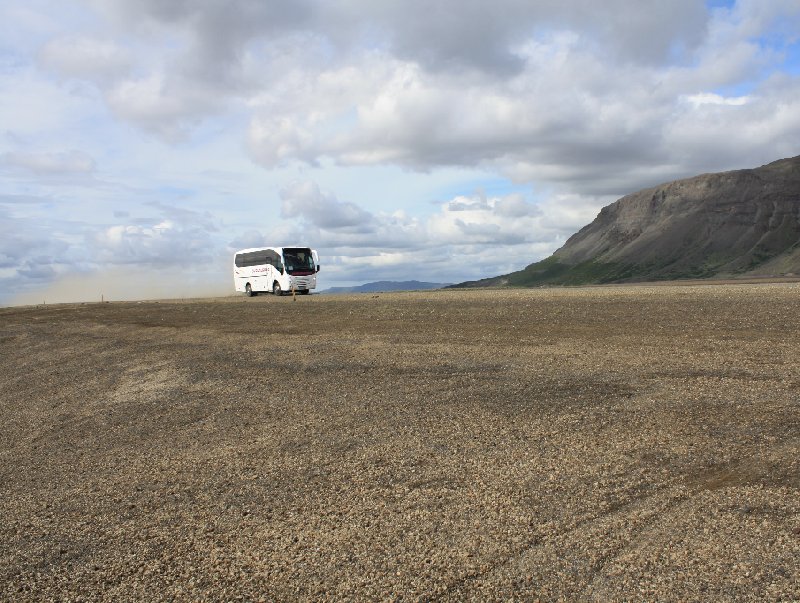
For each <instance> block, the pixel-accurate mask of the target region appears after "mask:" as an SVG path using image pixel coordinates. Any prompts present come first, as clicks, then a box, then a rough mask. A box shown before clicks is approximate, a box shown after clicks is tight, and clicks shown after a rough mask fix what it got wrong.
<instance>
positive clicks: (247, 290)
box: [244, 283, 253, 297]
mask: <svg viewBox="0 0 800 603" xmlns="http://www.w3.org/2000/svg"><path fill="white" fill-rule="evenodd" d="M244 292H245V295H247V297H253V288H252V287H251V286H250V283H247V284H246V285H245V286H244Z"/></svg>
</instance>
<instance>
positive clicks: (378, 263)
mask: <svg viewBox="0 0 800 603" xmlns="http://www.w3.org/2000/svg"><path fill="white" fill-rule="evenodd" d="M799 32H800V0H736V1H721V0H713V1H703V0H671V1H670V2H664V1H663V0H607V1H605V2H595V1H593V0H494V1H492V2H488V1H486V0H439V1H436V2H431V1H430V0H403V1H397V2H395V1H390V0H386V1H381V0H338V1H337V0H238V1H233V0H170V1H164V0H74V1H73V0H0V179H1V180H0V181H1V182H2V187H0V305H5V304H13V303H40V302H41V301H47V302H48V303H50V302H55V301H75V300H86V301H89V300H95V299H99V298H100V296H101V295H103V296H104V297H105V298H106V299H109V298H110V299H134V298H146V297H163V296H169V297H175V296H193V295H206V294H219V295H222V294H230V293H232V291H233V284H232V277H231V267H230V265H231V254H232V252H233V251H234V250H235V249H239V248H244V247H251V246H257V245H262V244H263V245H280V244H307V245H310V246H312V247H316V248H317V249H318V250H319V253H320V256H321V260H322V264H323V269H322V272H321V273H320V287H321V288H327V287H330V286H337V285H348V284H357V283H363V282H368V281H375V280H385V279H390V280H406V279H418V280H427V281H436V282H458V281H463V280H466V279H474V278H480V277H486V276H495V275H497V274H502V273H505V272H508V271H511V270H516V269H519V268H522V267H524V266H525V265H527V264H529V263H531V262H533V261H536V260H538V259H541V258H543V257H545V256H547V255H549V254H550V253H551V252H552V251H553V250H555V249H556V248H558V247H559V246H561V245H562V244H563V243H564V241H565V240H566V238H567V237H568V236H569V235H570V234H572V233H573V232H575V231H576V230H577V229H579V228H580V227H581V226H583V225H584V224H586V223H588V222H590V221H591V220H592V219H593V218H594V216H595V215H596V214H597V212H598V211H599V209H600V208H601V207H602V206H603V205H606V204H608V203H610V202H611V201H614V200H615V199H617V198H619V197H620V196H622V195H624V194H627V193H630V192H633V191H636V190H638V189H640V188H643V187H646V186H651V185H655V184H658V183H660V182H664V181H668V180H672V179H674V178H677V177H683V176H689V175H693V174H697V173H701V172H708V171H717V170H725V169H736V168H742V167H755V166H758V165H762V164H764V163H767V162H769V161H773V160H776V159H779V158H783V157H790V156H795V155H798V154H800V39H799V35H798V34H799Z"/></svg>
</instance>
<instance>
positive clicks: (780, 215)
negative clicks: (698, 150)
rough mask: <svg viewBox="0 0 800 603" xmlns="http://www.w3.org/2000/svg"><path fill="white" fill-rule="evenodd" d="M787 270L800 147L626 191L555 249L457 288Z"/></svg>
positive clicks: (799, 220)
mask: <svg viewBox="0 0 800 603" xmlns="http://www.w3.org/2000/svg"><path fill="white" fill-rule="evenodd" d="M790 274H800V156H798V157H793V158H788V159H780V160H778V161H774V162H772V163H769V164H766V165H763V166H761V167H758V168H752V169H743V170H732V171H728V172H717V173H710V174H700V175H698V176H693V177H691V178H684V179H681V180H675V181H672V182H667V183H664V184H660V185H658V186H654V187H650V188H646V189H643V190H640V191H638V192H635V193H632V194H629V195H625V196H624V197H622V198H620V199H618V200H617V201H615V202H614V203H612V204H610V205H607V206H605V207H604V208H603V209H602V210H601V211H600V213H599V214H598V215H597V217H596V218H595V219H594V220H593V221H592V222H591V223H589V224H587V225H586V226H584V227H583V228H581V229H580V230H579V231H578V232H576V233H575V234H573V235H572V236H571V237H570V238H569V239H568V240H567V242H566V243H565V244H564V245H563V246H562V247H561V248H559V249H558V250H556V251H555V252H554V253H553V254H552V255H551V256H550V257H548V258H546V259H544V260H541V261H539V262H534V263H533V264H530V265H528V266H527V267H525V268H524V269H523V270H519V271H517V272H512V273H510V274H506V275H501V276H497V277H491V278H487V279H481V280H478V281H468V282H466V283H460V284H458V285H454V287H491V286H535V285H539V284H565V285H569V284H576V285H577V284H592V283H614V282H641V281H648V280H651V281H652V280H674V279H684V278H690V279H698V278H701V279H702V278H734V277H740V276H744V277H747V276H765V275H774V276H781V275H790Z"/></svg>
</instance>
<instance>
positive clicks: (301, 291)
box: [300, 289, 308, 295]
mask: <svg viewBox="0 0 800 603" xmlns="http://www.w3.org/2000/svg"><path fill="white" fill-rule="evenodd" d="M300 295H308V289H300Z"/></svg>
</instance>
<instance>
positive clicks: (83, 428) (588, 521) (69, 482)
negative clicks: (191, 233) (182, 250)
mask: <svg viewBox="0 0 800 603" xmlns="http://www.w3.org/2000/svg"><path fill="white" fill-rule="evenodd" d="M799 350H800V285H798V284H792V283H783V284H753V285H713V286H683V287H676V286H659V287H645V286H630V287H595V288H581V289H541V290H514V291H463V290H461V291H456V290H453V291H433V292H425V293H394V294H380V295H377V296H372V295H360V296H325V295H312V296H300V297H298V298H297V299H296V300H293V299H292V298H291V297H285V298H274V297H273V296H271V295H270V296H259V297H257V298H252V299H247V298H233V297H232V298H224V299H214V300H199V301H191V302H190V301H175V302H160V303H159V302H140V303H135V302H131V303H105V304H76V305H60V306H40V307H25V308H5V309H0V354H2V364H1V365H0V413H2V415H1V416H2V422H0V598H2V599H3V600H8V601H46V600H73V601H79V600H92V601H100V600H106V601H127V600H147V601H153V600H178V601H183V600H186V601H202V600H237V598H238V599H242V600H252V601H258V600H265V601H272V600H297V599H305V600H308V599H310V600H319V599H330V600H348V599H349V600H352V599H358V600H400V599H402V600H427V601H433V600H441V601H463V600H471V599H474V600H508V599H517V600H536V599H537V598H538V599H541V600H543V601H555V600H561V599H565V600H578V601H623V600H662V601H667V600H680V601H690V600H737V601H744V600H753V601H769V600H784V601H797V600H800V454H799V451H800V353H798V351H799Z"/></svg>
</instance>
